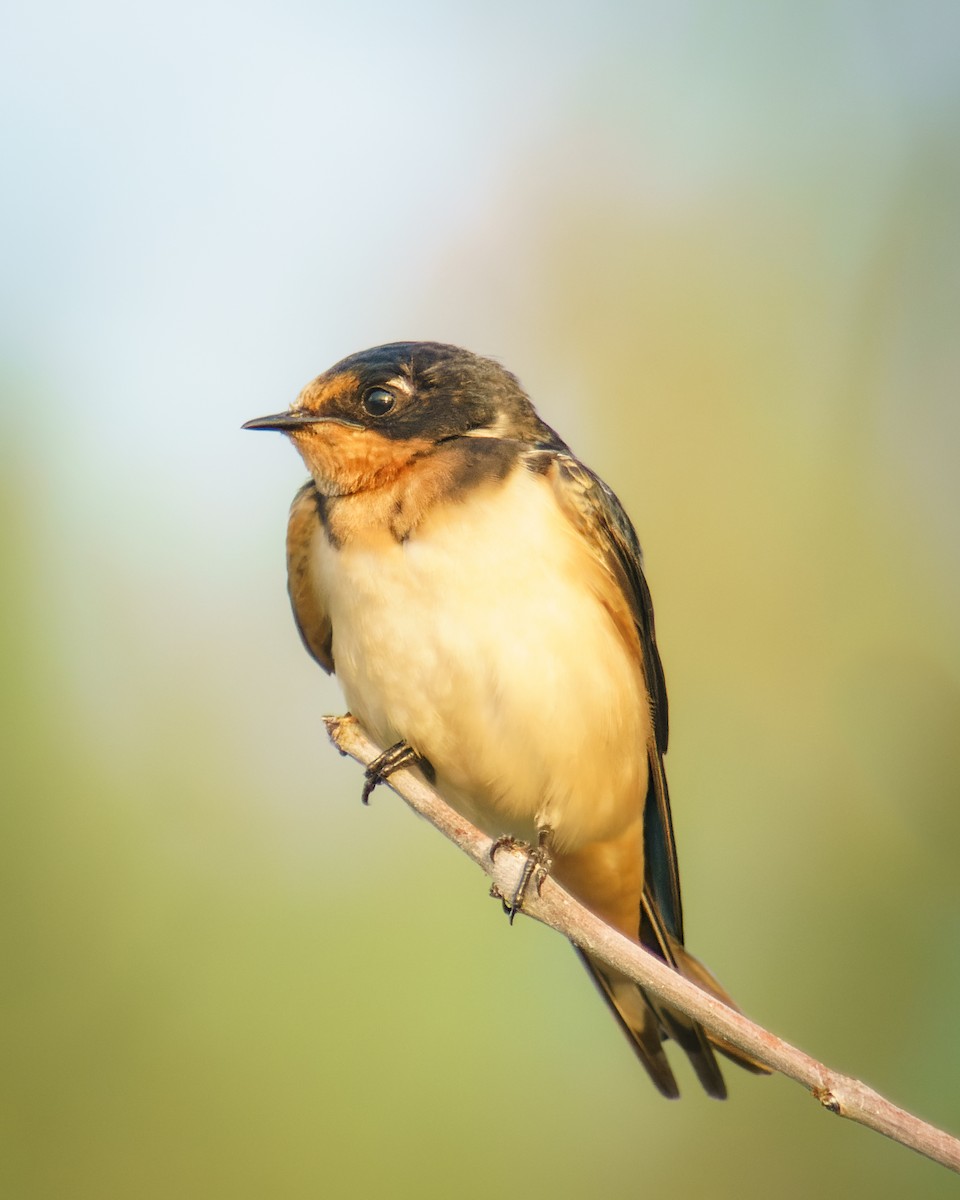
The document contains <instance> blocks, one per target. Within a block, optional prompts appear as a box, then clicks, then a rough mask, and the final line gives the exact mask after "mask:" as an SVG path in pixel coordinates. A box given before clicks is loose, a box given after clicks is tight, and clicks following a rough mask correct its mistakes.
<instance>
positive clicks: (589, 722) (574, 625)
mask: <svg viewBox="0 0 960 1200" xmlns="http://www.w3.org/2000/svg"><path fill="white" fill-rule="evenodd" d="M314 571H315V577H316V582H317V586H318V587H320V588H321V590H322V592H323V594H324V598H325V601H326V605H327V609H328V611H329V613H330V617H331V622H332V626H333V656H334V660H335V663H336V673H337V676H338V678H339V680H340V682H341V685H342V687H343V690H344V693H345V696H346V700H347V703H348V705H349V708H350V711H351V712H353V713H354V715H355V716H357V717H358V718H359V719H360V720H361V721H362V723H363V724H364V725H365V726H366V727H367V728H368V729H369V731H370V732H371V734H372V735H373V736H374V737H375V738H376V739H377V740H378V741H379V742H380V743H381V744H382V745H384V746H387V745H390V744H392V743H394V742H396V741H399V740H401V739H402V740H404V741H407V742H409V743H410V745H411V746H413V748H414V749H415V750H416V751H417V752H418V753H420V754H422V755H424V756H425V757H426V758H427V759H429V761H430V763H431V764H432V766H433V768H434V771H435V772H436V781H437V786H438V789H439V790H440V792H441V794H442V795H444V797H445V798H446V799H447V800H448V801H449V802H450V803H451V804H453V805H454V806H455V807H456V808H458V809H459V810H460V811H462V812H463V813H464V815H466V816H469V817H472V818H473V819H474V820H476V821H478V822H479V823H480V824H481V825H482V826H483V827H484V828H486V829H487V831H488V832H490V833H491V834H492V835H498V834H501V833H512V834H514V835H516V836H518V837H522V838H525V839H529V838H530V837H531V836H532V835H533V832H534V830H535V829H536V827H537V826H540V825H549V826H550V827H551V829H552V830H553V834H554V846H555V847H556V849H557V850H559V851H563V852H568V853H572V852H575V851H576V850H577V849H579V848H580V847H582V846H584V845H586V844H588V843H590V842H595V841H598V840H607V839H611V838H614V837H617V836H618V835H619V834H620V833H621V832H622V831H623V830H624V829H626V828H627V827H628V826H630V825H631V824H634V823H635V822H636V821H637V820H638V818H639V816H640V813H641V812H642V805H643V799H644V796H645V793H646V771H647V767H646V749H645V747H646V745H647V741H648V738H649V736H650V713H649V707H648V702H647V698H646V689H645V685H644V681H643V676H642V672H641V670H640V667H639V664H638V662H637V660H636V656H635V655H634V654H631V652H630V650H629V648H628V647H627V645H626V644H625V642H624V640H623V637H622V636H621V634H620V632H619V631H618V629H617V627H616V625H615V623H614V621H613V619H612V618H611V616H610V614H609V612H608V610H607V608H606V607H605V606H604V604H603V602H602V592H603V588H604V587H612V586H613V585H612V581H610V580H608V579H607V578H606V576H604V574H603V573H602V571H600V570H599V568H598V565H597V560H596V558H595V556H594V555H593V554H592V553H591V552H590V548H589V547H588V546H587V544H586V543H585V542H584V541H583V540H582V538H581V537H580V536H579V535H578V534H577V533H576V532H575V531H574V529H573V528H572V526H571V525H570V523H569V522H568V520H567V519H566V518H565V517H564V515H563V514H562V512H561V511H560V509H559V508H558V507H557V504H556V501H555V499H554V496H553V492H552V488H551V486H550V484H549V483H548V482H547V481H546V480H545V479H544V478H543V477H542V476H539V475H535V474H533V473H530V472H528V471H525V470H519V471H516V472H515V473H514V474H513V475H511V476H510V477H509V478H508V480H507V481H506V482H505V483H501V484H495V485H494V484H491V485H490V486H483V487H480V488H477V489H475V490H473V491H471V492H470V493H469V494H468V496H467V497H465V498H463V499H461V500H459V501H458V502H457V503H454V504H446V505H443V506H442V507H441V508H439V509H437V510H434V511H432V512H431V513H429V514H428V515H427V517H426V519H425V520H424V522H423V523H422V525H421V526H420V527H419V528H418V529H417V530H416V531H415V532H414V533H413V534H412V535H411V536H410V537H409V538H407V539H406V540H405V541H404V542H402V543H398V542H396V541H395V540H393V539H392V538H390V537H389V535H388V534H387V533H386V532H385V531H383V530H370V531H368V533H366V534H362V535H358V536H357V537H355V538H353V539H352V540H351V541H350V542H349V543H348V544H347V545H345V546H342V547H340V548H334V547H333V546H331V545H330V544H329V542H327V541H326V540H325V539H323V538H320V539H318V543H317V549H316V562H315V563H314Z"/></svg>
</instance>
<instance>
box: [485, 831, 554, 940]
mask: <svg viewBox="0 0 960 1200" xmlns="http://www.w3.org/2000/svg"><path fill="white" fill-rule="evenodd" d="M550 834H551V830H550V829H549V828H548V827H547V826H545V825H544V826H543V827H542V828H541V829H540V830H539V832H538V834H537V844H536V845H535V846H531V845H530V844H529V843H527V842H521V841H518V840H517V838H515V837H511V836H510V835H509V834H505V835H504V836H503V837H498V838H497V840H496V841H495V842H494V843H493V844H492V845H491V847H490V861H491V862H492V861H493V860H494V859H495V858H496V857H497V851H498V850H502V849H503V848H504V847H505V846H506V847H508V848H509V849H511V850H522V851H523V852H524V854H525V855H526V861H525V862H524V864H523V871H522V872H521V874H520V880H519V882H518V883H517V886H516V887H515V888H514V890H513V895H512V896H511V897H510V898H509V899H507V897H506V896H504V894H503V892H501V891H500V889H499V888H498V887H497V885H496V884H494V885H493V887H492V888H491V889H490V895H491V896H493V897H494V898H495V899H498V900H499V901H500V903H501V904H502V905H503V911H504V912H505V913H506V914H507V920H508V921H509V922H510V924H511V925H512V924H513V920H514V917H516V915H517V913H518V912H520V911H521V909H522V908H523V900H524V897H525V896H526V894H527V889H528V888H529V887H530V881H531V880H533V882H534V886H535V887H536V889H537V895H538V896H539V895H540V889H541V888H542V887H543V881H544V879H546V877H547V876H548V875H549V874H550V868H551V866H552V865H553V859H552V857H551V855H550V850H549V843H550Z"/></svg>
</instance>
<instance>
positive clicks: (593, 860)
mask: <svg viewBox="0 0 960 1200" xmlns="http://www.w3.org/2000/svg"><path fill="white" fill-rule="evenodd" d="M244 428H245V429H272V430H279V431H280V432H282V433H284V434H286V435H287V436H288V437H289V438H290V439H291V441H292V442H293V444H294V445H295V446H296V448H297V450H298V451H299V452H300V454H301V456H302V458H303V460H304V463H305V464H306V466H307V468H308V470H309V472H310V476H311V478H310V480H309V482H308V483H306V484H305V485H304V486H303V487H302V488H301V489H300V490H299V491H298V492H297V495H296V497H295V499H294V501H293V505H292V507H291V510H290V520H289V526H288V531H287V567H288V580H289V590H290V599H291V602H292V605H293V613H294V617H295V619H296V623H297V627H298V629H299V631H300V635H301V637H302V639H303V642H304V645H305V646H306V648H307V650H308V651H309V652H310V654H311V655H312V656H313V657H314V658H315V659H316V661H317V662H318V663H319V664H320V666H321V667H323V669H324V670H325V671H327V672H336V675H337V677H338V679H339V681H340V683H341V685H342V687H343V691H344V693H345V696H346V700H347V702H348V705H349V708H350V711H351V712H352V713H353V714H354V716H355V717H357V719H358V720H359V721H360V722H361V724H362V725H363V726H364V727H365V728H366V729H367V731H368V732H369V733H370V734H371V736H372V737H373V738H374V739H375V740H376V741H378V742H379V743H380V745H381V746H387V747H391V748H392V750H391V752H389V753H388V754H387V755H386V756H384V760H383V762H382V763H381V764H380V765H381V767H382V768H383V773H384V774H385V773H386V771H387V770H388V769H389V767H390V766H391V765H394V766H395V765H396V763H397V762H398V761H405V760H406V759H407V758H409V757H412V756H415V757H416V759H417V760H419V762H420V763H421V764H422V766H423V768H424V770H425V771H426V772H427V773H428V774H429V777H430V778H431V779H432V781H433V782H434V784H435V786H436V788H437V790H438V791H439V793H440V794H441V796H443V798H444V799H445V800H446V801H447V802H448V803H449V804H451V805H452V806H453V807H454V808H456V809H457V810H458V811H459V812H460V813H461V814H463V815H464V816H465V817H467V818H468V819H470V820H472V821H474V822H475V823H476V824H478V825H480V827H481V828H483V829H485V830H486V831H487V832H488V833H489V834H490V835H491V836H492V837H494V838H498V839H500V838H504V837H506V838H511V839H516V840H518V841H521V842H523V843H526V844H527V845H529V846H531V847H536V848H537V849H536V850H534V851H533V852H532V855H531V861H535V862H536V864H537V867H538V868H543V867H544V866H546V865H547V864H549V869H550V871H551V873H552V875H553V877H554V878H555V879H556V880H557V881H558V882H559V883H561V884H562V885H563V886H564V887H565V888H567V889H568V890H569V891H570V892H572V893H573V894H574V895H575V896H576V897H577V898H578V899H579V900H581V901H582V902H583V903H584V904H585V905H586V906H587V907H588V908H590V909H591V910H592V911H593V912H595V913H596V914H597V915H598V916H600V917H602V918H603V919H604V920H606V921H607V922H608V923H609V924H610V925H612V926H613V927H614V928H615V929H618V930H620V931H621V932H622V933H624V934H626V935H627V936H628V937H630V938H632V939H633V940H635V941H638V942H640V943H641V944H642V945H643V946H645V947H646V948H647V949H648V950H651V951H652V952H653V953H654V954H656V955H658V956H659V957H660V958H661V959H663V960H664V961H666V962H667V963H669V964H670V965H671V966H672V967H674V968H675V969H676V970H678V971H679V972H680V973H681V974H683V975H684V976H686V977H687V978H689V979H691V980H693V981H694V982H695V983H696V984H698V985H699V986H700V987H702V988H704V989H706V990H707V991H708V992H711V993H712V994H713V995H715V996H717V997H718V998H719V999H720V1000H722V1001H723V1002H724V1003H726V1004H729V1005H731V1006H732V1001H731V1000H730V998H729V996H728V995H727V994H726V992H725V991H724V990H723V988H722V987H721V986H720V985H719V984H718V983H717V982H716V980H715V979H714V978H713V976H712V975H711V974H710V973H709V971H708V970H707V969H706V967H704V966H703V965H702V964H701V963H700V962H698V961H697V959H695V958H694V957H693V956H692V955H690V954H689V953H688V952H687V951H686V950H685V949H684V944H683V916H682V912H681V905H680V881H679V875H678V870H677V853H676V847H675V845H674V835H673V825H672V821H671V817H670V801H669V797H668V793H667V781H666V776H665V774H664V766H663V756H664V753H665V752H666V749H667V694H666V689H665V687H664V678H663V669H662V667H661V663H660V656H659V654H658V652H657V645H656V640H655V637H654V624H653V607H652V604H651V600H650V592H649V590H648V588H647V583H646V580H645V578H644V574H643V560H642V555H641V551H640V545H639V543H638V541H637V535H636V533H635V532H634V529H633V526H632V525H631V523H630V521H629V519H628V517H627V515H626V513H625V512H624V510H623V508H622V507H621V505H620V502H619V500H618V499H617V497H616V496H615V495H614V493H613V492H612V491H611V490H610V488H608V487H607V485H606V484H605V483H604V482H603V481H602V480H601V479H600V478H599V477H598V476H597V475H595V474H594V473H593V472H592V471H591V470H589V468H587V467H586V466H584V464H583V463H581V462H580V461H579V460H578V459H577V458H576V456H575V455H574V454H573V453H572V451H571V450H570V449H569V448H568V447H567V445H566V444H565V443H564V442H563V441H562V440H561V439H560V437H559V436H558V435H557V434H556V433H555V432H554V430H553V429H551V428H550V426H549V425H546V424H545V423H544V422H543V421H542V420H541V419H540V417H539V416H538V415H537V413H536V411H535V409H534V407H533V405H532V403H531V402H530V399H529V398H528V396H527V395H526V393H525V392H524V390H523V388H522V387H521V386H520V383H519V382H518V380H517V379H516V378H515V377H514V376H513V375H511V374H510V373H509V372H508V371H506V370H504V368H503V367H501V366H500V365H499V364H498V363H496V362H494V361H492V360H491V359H488V358H482V357H480V356H478V355H476V354H472V353H470V352H469V351H467V350H462V349H459V348H458V347H455V346H446V345H440V344H438V343H434V342H396V343H392V344H390V345H386V346H377V347H375V348H373V349H371V350H365V351H362V352H360V353H358V354H353V355H350V356H349V357H348V358H345V359H343V360H342V361H341V362H338V363H337V364H336V365H335V366H333V367H331V368H330V370H328V371H326V372H325V373H324V374H322V375H320V376H319V377H318V378H317V379H315V380H314V381H313V382H312V383H310V384H308V386H307V387H306V388H305V389H304V390H303V391H302V392H301V394H300V395H299V396H298V398H297V399H296V401H295V402H294V404H293V405H292V406H291V408H290V410H289V411H288V412H284V413H278V414H276V415H273V416H268V417H260V418H257V419H256V420H253V421H248V422H247V423H246V425H245V426H244ZM374 778H375V776H374ZM372 781H373V780H371V782H372ZM578 953H581V958H582V959H583V961H584V963H585V965H586V967H587V969H588V970H589V972H590V973H591V975H592V976H593V979H594V980H595V982H596V984H597V986H598V987H599V989H600V992H601V994H602V995H603V996H604V998H605V999H606V1001H607V1003H608V1004H609V1006H610V1008H611V1010H612V1012H613V1013H614V1015H615V1017H616V1018H617V1020H618V1022H619V1024H620V1026H621V1028H622V1029H623V1031H624V1032H625V1033H626V1035H627V1037H628V1038H629V1039H630V1041H631V1042H632V1044H633V1047H634V1049H635V1051H636V1053H637V1054H638V1056H639V1058H640V1060H641V1061H642V1063H643V1065H644V1066H645V1067H646V1069H647V1071H648V1072H649V1074H650V1076H651V1078H652V1080H653V1082H654V1084H655V1085H656V1086H657V1088H659V1090H660V1091H661V1092H662V1093H663V1094H664V1095H665V1096H668V1097H676V1096H678V1095H679V1092H678V1089H677V1084H676V1080H675V1078H674V1075H673V1072H672V1070H671V1067H670V1064H669V1062H668V1060H667V1057H666V1054H665V1053H664V1049H663V1042H664V1040H665V1039H667V1038H668V1037H670V1038H673V1039H675V1040H676V1041H677V1042H678V1043H679V1044H680V1045H681V1047H682V1048H683V1049H684V1050H685V1051H686V1053H687V1055H688V1056H689V1058H690V1060H691V1062H692V1064H693V1068H694V1070H695V1072H696V1074H697V1076H698V1077H699V1079H700V1082H701V1083H702V1084H703V1086H704V1088H705V1089H706V1091H707V1092H708V1093H709V1094H710V1095H711V1096H715V1097H717V1098H718V1099H722V1098H723V1097H724V1096H725V1095H726V1087H725V1084H724V1081H723V1076H722V1075H721V1073H720V1069H719V1067H718V1065H717V1060H716V1057H715V1054H714V1050H715V1049H716V1050H720V1051H721V1052H722V1053H723V1054H725V1055H727V1056H728V1057H730V1058H732V1059H734V1060H735V1061H737V1062H738V1063H740V1064H741V1065H742V1066H745V1067H747V1068H748V1069H750V1070H754V1071H762V1070H763V1068H762V1067H761V1066H760V1064H758V1063H756V1062H754V1061H753V1060H752V1059H750V1058H748V1057H746V1056H745V1055H743V1054H742V1053H741V1052H739V1051H737V1050H735V1049H734V1048H733V1047H731V1046H729V1045H727V1044H726V1043H724V1042H722V1041H720V1040H719V1039H717V1038H715V1037H713V1036H712V1035H708V1034H707V1033H706V1032H705V1031H704V1030H703V1029H702V1028H701V1027H700V1026H699V1025H698V1024H696V1023H695V1022H693V1021H691V1020H690V1018H688V1017H686V1016H684V1015H683V1014H682V1013H680V1012H678V1011H677V1010H675V1009H673V1008H670V1007H669V1006H667V1005H664V1004H661V1003H660V1002H659V1001H657V1000H656V999H655V998H654V997H652V996H649V995H647V994H646V993H644V991H643V990H642V989H641V988H639V987H638V986H637V985H636V984H635V983H633V982H632V981H630V980H629V979H627V978H625V977H623V976H621V975H619V974H617V972H616V971H614V970H612V969H611V968H610V967H608V966H607V965H606V964H604V963H602V962H600V961H599V960H596V959H593V958H591V957H590V956H589V955H587V954H583V953H582V952H579V951H578Z"/></svg>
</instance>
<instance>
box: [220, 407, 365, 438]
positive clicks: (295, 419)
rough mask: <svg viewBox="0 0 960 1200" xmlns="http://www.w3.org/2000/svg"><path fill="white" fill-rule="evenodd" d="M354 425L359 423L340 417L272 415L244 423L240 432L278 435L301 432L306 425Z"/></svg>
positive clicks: (296, 414) (313, 414)
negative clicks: (295, 431) (250, 431)
mask: <svg viewBox="0 0 960 1200" xmlns="http://www.w3.org/2000/svg"><path fill="white" fill-rule="evenodd" d="M325 422H326V424H332V425H355V426H356V427H358V428H359V427H360V422H359V421H348V420H347V419H346V418H342V416H320V415H319V414H317V413H304V412H299V413H274V414H272V415H271V416H254V418H253V420H252V421H244V424H242V425H241V426H240V428H241V430H275V431H276V432H278V433H293V432H294V430H302V428H304V427H305V426H307V425H323V424H325Z"/></svg>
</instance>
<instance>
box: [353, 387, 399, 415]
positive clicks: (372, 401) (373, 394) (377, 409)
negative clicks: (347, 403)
mask: <svg viewBox="0 0 960 1200" xmlns="http://www.w3.org/2000/svg"><path fill="white" fill-rule="evenodd" d="M396 402H397V398H396V396H395V395H394V394H393V392H388V391H387V389H386V388H380V387H375V388H371V389H370V390H369V391H368V392H364V393H363V399H362V400H361V404H362V405H363V411H364V412H365V413H369V415H370V416H371V417H382V416H384V415H385V414H386V413H388V412H389V411H390V409H391V408H393V406H394V405H395V404H396Z"/></svg>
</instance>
